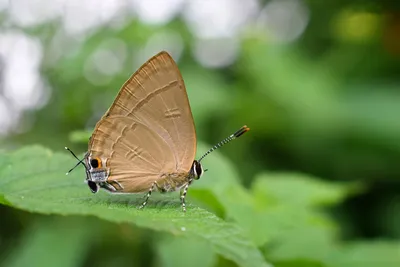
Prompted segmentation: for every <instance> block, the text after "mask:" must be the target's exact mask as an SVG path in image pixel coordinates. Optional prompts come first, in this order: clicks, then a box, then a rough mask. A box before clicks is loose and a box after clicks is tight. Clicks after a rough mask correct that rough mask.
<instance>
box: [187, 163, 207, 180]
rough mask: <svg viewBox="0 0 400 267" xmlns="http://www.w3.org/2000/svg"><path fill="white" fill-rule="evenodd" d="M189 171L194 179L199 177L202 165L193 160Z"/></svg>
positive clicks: (202, 171) (201, 173) (201, 172)
mask: <svg viewBox="0 0 400 267" xmlns="http://www.w3.org/2000/svg"><path fill="white" fill-rule="evenodd" d="M190 173H191V175H192V178H193V179H195V180H198V179H200V177H201V176H202V175H203V173H204V170H203V166H202V165H201V163H200V162H199V161H197V160H194V161H193V164H192V168H191V169H190Z"/></svg>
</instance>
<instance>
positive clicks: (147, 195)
mask: <svg viewBox="0 0 400 267" xmlns="http://www.w3.org/2000/svg"><path fill="white" fill-rule="evenodd" d="M155 187H157V188H159V186H158V184H157V181H154V183H153V184H152V185H151V187H150V189H149V192H147V194H146V196H145V198H146V199H145V201H144V202H143V203H142V205H140V207H139V209H143V208H144V207H145V206H146V205H147V201H148V200H149V197H150V196H151V193H152V192H153V190H154V188H155Z"/></svg>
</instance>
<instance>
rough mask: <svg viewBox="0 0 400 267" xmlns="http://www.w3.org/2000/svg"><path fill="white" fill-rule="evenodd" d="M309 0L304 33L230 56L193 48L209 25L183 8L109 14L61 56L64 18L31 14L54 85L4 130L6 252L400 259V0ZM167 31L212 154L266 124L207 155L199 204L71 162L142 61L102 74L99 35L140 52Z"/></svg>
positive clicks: (88, 260)
mask: <svg viewBox="0 0 400 267" xmlns="http://www.w3.org/2000/svg"><path fill="white" fill-rule="evenodd" d="M305 3H306V4H307V6H308V7H309V9H310V13H311V17H310V21H309V25H308V26H307V29H306V31H305V32H304V33H303V35H302V36H301V37H300V38H299V39H298V40H296V41H295V42H293V43H290V44H277V43H274V42H271V41H270V40H269V38H268V36H266V35H265V34H264V33H262V32H260V31H259V30H257V29H256V28H254V29H249V30H248V31H246V32H245V34H243V35H242V36H241V37H240V49H239V51H238V58H237V60H236V61H235V62H234V64H232V65H231V66H228V67H225V68H222V69H207V68H203V67H201V66H200V65H199V64H198V63H197V62H196V61H195V60H194V58H193V57H192V49H193V43H194V42H195V37H194V36H193V35H192V34H191V32H190V31H189V30H188V28H187V25H185V23H184V22H183V21H182V20H181V19H180V18H179V17H177V18H175V19H174V20H173V21H171V22H169V23H168V24H166V25H162V26H149V25H146V24H143V23H142V22H140V21H139V20H137V19H136V18H132V19H131V21H128V22H127V23H126V24H124V25H123V26H121V27H110V26H109V25H104V26H101V27H100V28H97V29H96V30H95V31H93V32H91V33H90V34H89V35H87V36H86V37H85V38H84V39H83V41H82V42H79V44H77V43H74V42H72V43H73V44H72V46H73V47H69V49H66V52H65V54H63V55H62V56H61V57H60V58H58V59H57V60H56V62H54V59H53V58H52V53H51V49H46V48H50V47H51V46H52V38H53V37H54V35H55V34H56V33H57V31H59V26H60V25H59V24H58V23H57V21H53V22H51V23H46V24H41V25H39V26H35V27H29V28H20V29H19V30H21V31H23V32H25V33H26V34H28V35H31V36H34V37H36V38H38V40H40V41H41V43H42V45H43V46H44V58H43V62H42V65H41V73H42V75H43V76H44V77H45V78H46V80H47V81H48V83H49V85H50V86H51V88H52V95H51V99H50V101H49V103H48V104H47V105H46V106H45V107H43V108H42V109H40V110H37V111H32V112H30V113H27V114H25V115H26V118H27V119H28V120H34V123H33V126H32V128H31V129H30V130H29V131H27V132H24V133H20V134H13V135H10V136H7V137H5V138H4V139H2V140H1V143H0V144H1V148H2V152H1V154H0V203H1V204H3V205H1V206H0V222H1V227H0V266H66V267H68V266H203V267H207V266H210V267H211V266H227V267H230V266H271V265H274V266H280V267H289V266H290V267H294V266H296V267H297V266H319V267H321V266H324V267H339V266H340V267H347V266H349V267H353V266H356V267H357V266H363V267H368V266H371V267H372V266H374V267H375V266H383V267H386V266H387V267H391V266H393V267H395V266H396V267H397V266H400V241H399V238H400V215H399V214H400V180H399V179H400V178H399V177H400V168H398V165H397V164H398V161H399V158H400V120H399V119H398V114H400V90H399V89H400V80H399V72H398V70H399V69H400V68H399V66H400V65H399V58H400V31H399V30H398V29H399V25H400V20H399V16H398V14H399V11H398V5H397V4H396V2H395V1H332V2H330V4H328V2H325V1H306V2H305ZM354 14H357V15H354ZM396 14H397V16H396ZM6 17H7V10H6V11H3V12H2V13H0V23H1V21H5V18H6ZM354 25H356V26H357V27H355V26H354ZM4 27H6V26H4ZM165 31H172V32H176V33H179V34H180V35H181V37H182V38H183V43H184V50H183V54H182V56H181V58H180V60H179V66H180V69H181V71H182V74H183V77H184V79H185V83H186V86H187V91H188V95H189V99H190V102H191V106H192V111H193V114H194V118H195V123H196V129H197V135H198V139H199V146H198V154H202V153H203V152H205V151H206V150H207V149H208V148H209V146H210V145H212V144H214V143H215V142H216V141H219V140H220V139H222V138H224V137H225V136H227V135H228V134H230V133H231V132H232V131H233V130H235V129H237V128H238V127H240V126H241V125H242V124H247V125H248V126H249V127H250V128H251V131H250V132H249V133H247V134H246V135H244V136H243V137H242V138H240V139H239V140H238V141H235V142H233V143H232V144H229V145H227V146H226V147H224V148H223V149H221V150H220V151H216V152H214V153H213V154H212V155H210V156H209V157H208V158H207V159H206V160H205V161H204V164H205V168H207V169H209V171H208V172H207V173H206V174H205V175H204V176H203V177H202V179H200V180H199V181H196V182H195V183H194V185H193V187H191V188H190V190H189V193H188V203H189V206H188V212H187V214H183V213H182V212H181V209H180V204H179V199H178V196H177V194H168V195H158V194H155V196H154V197H152V198H151V201H150V203H149V205H148V207H146V209H145V210H143V211H139V210H137V209H136V206H138V203H140V202H141V197H142V196H141V195H135V196H129V195H123V196H121V195H110V194H107V193H105V192H100V193H98V194H96V195H92V194H91V193H90V191H89V189H88V188H87V186H85V184H84V183H83V180H84V176H85V174H84V172H83V170H81V169H77V170H75V171H74V172H73V173H71V175H70V176H67V177H66V176H64V173H65V172H66V171H67V170H68V169H69V168H70V167H71V166H73V164H74V163H75V161H74V159H73V158H72V157H71V156H70V155H69V154H68V153H66V152H65V151H63V147H64V146H65V145H67V146H69V147H71V148H72V149H73V150H74V151H78V152H79V153H81V155H82V154H83V153H84V152H85V149H86V147H87V143H86V140H87V137H88V134H90V131H91V129H92V127H93V125H94V123H95V121H96V119H98V118H99V117H100V116H101V114H102V113H103V112H105V110H106V109H107V108H108V106H109V105H110V104H111V103H112V100H113V99H114V96H115V95H116V93H117V92H118V90H119V88H120V86H121V84H122V83H123V82H124V81H125V80H126V79H127V78H128V77H129V75H130V74H131V73H132V72H133V71H134V70H135V69H134V68H133V67H132V66H133V62H132V60H126V61H125V62H124V65H123V68H122V69H121V71H120V72H119V73H118V74H117V75H115V76H113V77H111V80H110V82H109V83H108V84H107V85H101V86H97V85H93V84H91V83H90V82H89V81H88V80H87V79H86V78H85V76H84V75H83V72H84V70H83V68H84V65H85V62H87V60H89V59H90V56H91V55H92V53H94V52H95V51H97V50H98V49H102V48H107V49H111V50H115V51H117V50H118V47H114V46H113V44H115V43H113V42H110V40H120V41H123V42H124V43H125V44H126V46H127V47H128V55H127V58H134V55H136V53H138V51H140V48H141V47H144V46H145V45H146V42H147V41H148V40H149V38H151V37H152V36H154V35H155V34H158V33H163V32H165ZM136 63H137V62H135V64H136ZM136 67H137V66H136ZM92 75H94V77H97V78H98V79H101V76H102V75H101V74H100V73H93V74H92ZM22 79H23V77H22ZM88 103H90V104H88ZM93 103H96V105H98V107H96V109H97V110H96V114H93V113H94V112H93V109H92V107H93Z"/></svg>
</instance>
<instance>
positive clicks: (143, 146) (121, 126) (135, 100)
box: [89, 52, 196, 192]
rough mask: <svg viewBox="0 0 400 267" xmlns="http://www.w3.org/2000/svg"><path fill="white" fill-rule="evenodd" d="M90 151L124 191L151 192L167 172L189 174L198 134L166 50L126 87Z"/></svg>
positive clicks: (97, 130)
mask: <svg viewBox="0 0 400 267" xmlns="http://www.w3.org/2000/svg"><path fill="white" fill-rule="evenodd" d="M89 153H90V155H91V157H99V158H101V159H104V161H105V164H106V167H107V168H108V169H109V170H110V173H109V178H108V181H110V182H112V181H117V182H118V183H119V184H120V185H121V186H122V187H123V190H122V189H121V188H119V189H118V190H121V191H124V192H141V191H145V190H148V189H149V188H150V187H151V184H152V183H153V182H154V181H157V180H159V179H161V178H160V177H162V176H163V175H164V174H171V173H172V174H174V173H175V174H178V175H179V177H181V176H182V174H184V173H188V172H189V170H190V167H191V165H192V163H193V160H194V156H195V153H196V133H195V128H194V123H193V118H192V113H191V110H190V106H189V101H188V98H187V94H186V89H185V86H184V83H183V80H182V77H181V74H180V72H179V70H178V68H177V66H176V64H175V62H174V61H173V59H172V58H171V57H170V56H169V55H168V54H167V53H166V52H161V53H159V54H158V55H156V56H154V57H153V58H151V59H150V60H149V61H148V62H146V63H145V64H144V65H143V66H142V67H141V68H140V69H139V70H138V71H137V72H136V73H135V74H133V75H132V76H131V78H130V79H129V80H128V81H127V82H126V83H125V84H124V85H123V87H122V89H121V90H120V92H119V94H118V96H117V98H116V99H115V101H114V103H113V105H112V106H111V108H110V109H109V110H108V111H107V112H106V114H105V115H104V116H103V118H102V119H101V120H100V121H99V122H98V123H97V125H96V128H95V131H94V133H93V135H92V137H91V140H90V142H89Z"/></svg>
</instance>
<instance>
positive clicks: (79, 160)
mask: <svg viewBox="0 0 400 267" xmlns="http://www.w3.org/2000/svg"><path fill="white" fill-rule="evenodd" d="M65 149H66V150H68V151H69V152H70V153H71V154H72V156H74V158H76V159H77V160H78V163H77V164H76V165H75V166H74V167H73V168H71V169H70V170H69V171H68V172H67V173H66V174H65V175H68V174H69V173H70V172H72V171H73V170H74V169H75V168H76V167H78V165H79V164H82V165H83V166H84V167H85V169H87V168H86V165H85V164H84V163H83V160H84V158H83V159H79V158H78V157H77V156H76V155H75V153H74V152H72V150H71V149H69V148H68V147H65Z"/></svg>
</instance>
